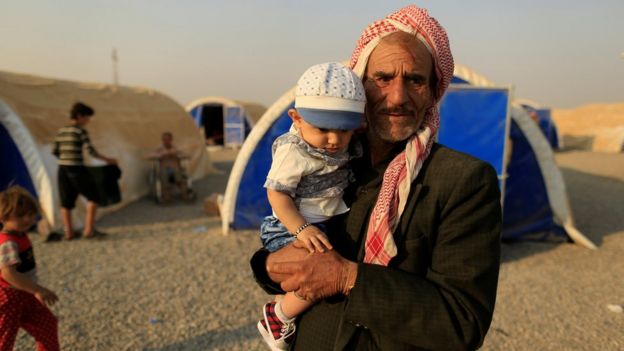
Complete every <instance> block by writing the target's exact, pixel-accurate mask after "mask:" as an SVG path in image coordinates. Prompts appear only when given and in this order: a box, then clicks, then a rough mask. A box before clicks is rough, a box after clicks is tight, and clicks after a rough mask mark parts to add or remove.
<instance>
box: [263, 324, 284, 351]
mask: <svg viewBox="0 0 624 351" xmlns="http://www.w3.org/2000/svg"><path fill="white" fill-rule="evenodd" d="M257 326H258V331H259V332H260V335H262V338H263V339H264V343H265V344H266V346H268V347H269V349H271V351H284V350H285V349H280V348H279V347H277V346H274V345H272V344H273V342H274V339H273V335H272V334H271V332H269V331H267V330H266V329H264V327H263V326H262V322H258V324H257ZM286 350H288V349H286Z"/></svg>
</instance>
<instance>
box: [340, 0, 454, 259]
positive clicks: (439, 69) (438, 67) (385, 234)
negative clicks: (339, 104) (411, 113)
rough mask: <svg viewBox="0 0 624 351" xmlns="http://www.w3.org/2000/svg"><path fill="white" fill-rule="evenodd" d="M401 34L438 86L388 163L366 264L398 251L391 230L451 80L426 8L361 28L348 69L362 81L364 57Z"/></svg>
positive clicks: (445, 45) (443, 40) (444, 44)
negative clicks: (417, 43) (419, 49)
mask: <svg viewBox="0 0 624 351" xmlns="http://www.w3.org/2000/svg"><path fill="white" fill-rule="evenodd" d="M398 31H403V32H406V33H410V34H413V35H415V36H416V37H417V38H418V39H420V40H421V41H422V42H423V43H424V44H425V46H426V47H427V49H428V50H429V52H431V56H432V57H433V62H434V66H435V73H436V76H437V78H438V86H437V87H436V91H435V92H434V99H435V101H434V104H433V106H432V107H431V108H429V109H428V110H427V111H426V112H425V118H424V120H423V123H422V125H421V126H420V128H419V130H418V131H417V132H416V134H415V135H413V136H412V137H411V138H410V139H409V140H408V142H407V144H406V147H405V150H404V151H402V152H401V153H400V154H398V155H397V156H396V157H395V158H394V160H392V161H391V162H390V164H389V165H388V168H387V169H386V171H385V173H384V177H383V183H382V185H381V190H380V191H379V196H378V198H377V202H376V203H375V207H374V208H373V212H372V214H371V216H370V220H369V224H368V232H367V233H366V243H365V245H366V247H365V256H364V262H365V263H373V264H379V265H383V266H387V265H388V263H389V262H390V260H391V259H392V258H393V257H394V256H396V254H397V247H396V244H395V242H394V238H393V236H392V233H393V232H394V230H395V229H396V226H397V224H398V223H399V219H400V218H401V214H402V213H403V210H404V208H405V204H406V202H407V197H408V195H409V193H410V186H411V183H412V181H413V180H414V179H415V178H416V176H417V175H418V172H419V171H420V168H421V167H422V164H423V162H424V160H425V159H426V158H427V156H429V153H430V151H431V146H432V145H433V142H434V140H435V136H436V134H437V133H438V128H439V126H440V115H439V113H438V109H437V106H436V105H437V102H438V101H439V100H440V98H441V97H442V95H444V92H445V91H446V88H447V87H448V85H449V83H450V81H451V79H452V77H453V68H454V63H453V55H452V54H451V49H450V47H449V42H448V38H447V36H446V31H445V30H444V28H442V26H440V24H439V23H438V21H436V19H435V18H433V17H431V16H429V14H428V13H427V10H425V9H421V8H418V7H416V6H414V5H411V6H407V7H404V8H402V9H400V10H399V11H397V12H395V13H392V14H390V15H389V16H387V17H386V18H384V19H382V20H380V21H376V22H374V23H372V24H371V25H370V26H368V28H366V29H365V30H364V32H363V33H362V35H361V36H360V39H359V40H358V42H357V45H356V47H355V50H354V51H353V55H352V56H351V62H350V67H351V68H352V69H353V70H354V71H355V72H356V73H357V74H358V75H359V76H360V77H363V76H364V73H365V71H366V65H367V63H368V58H369V56H370V54H371V52H372V51H373V49H374V48H375V47H376V46H377V44H379V42H380V41H381V39H382V38H383V37H384V36H387V35H389V34H392V33H394V32H398Z"/></svg>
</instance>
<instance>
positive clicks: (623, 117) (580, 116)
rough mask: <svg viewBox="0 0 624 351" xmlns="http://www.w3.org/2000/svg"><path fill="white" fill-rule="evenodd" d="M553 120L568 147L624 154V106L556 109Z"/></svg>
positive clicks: (586, 106)
mask: <svg viewBox="0 0 624 351" xmlns="http://www.w3.org/2000/svg"><path fill="white" fill-rule="evenodd" d="M552 118H553V120H554V121H555V124H556V125H557V129H558V130H559V134H560V135H561V136H562V137H563V141H564V147H565V148H580V149H590V150H594V151H604V152H622V151H624V103H615V104H588V105H582V106H579V107H576V108H573V109H553V111H552Z"/></svg>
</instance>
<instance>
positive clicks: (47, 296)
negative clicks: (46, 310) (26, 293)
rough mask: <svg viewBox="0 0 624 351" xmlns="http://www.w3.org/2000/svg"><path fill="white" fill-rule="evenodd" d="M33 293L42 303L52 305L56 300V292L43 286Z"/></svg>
mask: <svg viewBox="0 0 624 351" xmlns="http://www.w3.org/2000/svg"><path fill="white" fill-rule="evenodd" d="M34 295H35V297H36V298H37V300H39V301H40V302H41V303H42V304H44V305H48V306H52V305H54V304H55V303H56V302H57V301H58V297H57V296H56V294H55V293H53V292H52V291H50V290H48V289H46V288H44V287H40V288H39V289H37V290H36V291H35V294H34Z"/></svg>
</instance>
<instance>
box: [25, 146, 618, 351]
mask: <svg viewBox="0 0 624 351" xmlns="http://www.w3.org/2000/svg"><path fill="white" fill-rule="evenodd" d="M233 154H234V153H233V152H225V153H213V155H212V156H213V160H215V165H216V166H217V167H218V168H220V169H221V170H223V173H222V174H218V175H211V176H208V177H206V178H204V179H202V180H201V181H198V182H196V183H195V185H194V188H195V189H196V191H197V192H198V193H199V195H200V198H203V197H204V196H208V195H209V194H210V193H212V192H215V191H223V190H224V189H225V185H226V182H227V172H228V171H229V169H230V167H231V162H230V161H231V159H232V156H233ZM557 161H558V162H559V164H560V165H561V167H562V171H563V174H564V177H565V179H566V182H567V186H568V192H569V196H570V200H571V203H572V208H573V212H574V214H575V217H576V220H577V225H578V228H579V229H580V230H581V231H582V232H584V233H585V234H586V235H587V236H588V237H590V238H591V239H592V240H593V241H594V242H595V243H596V244H598V245H599V249H598V250H595V251H591V250H588V249H584V248H582V247H579V246H576V245H573V244H558V245H555V244H546V243H520V244H513V245H504V248H503V250H504V261H503V264H502V270H501V277H500V284H499V295H498V302H497V307H496V311H495V315H494V321H493V323H492V328H491V329H490V333H489V334H488V336H487V338H486V341H485V344H484V346H483V349H484V350H623V349H624V334H623V333H622V331H623V330H624V313H614V312H611V311H610V310H609V309H608V308H607V305H608V304H619V305H624V280H623V279H622V277H623V276H624V260H623V259H622V258H621V253H622V252H623V251H624V215H623V214H624V200H623V199H624V154H598V153H589V152H568V153H561V154H557ZM98 224H99V228H101V229H103V230H106V231H107V232H109V233H110V237H109V238H108V239H106V240H103V241H88V240H76V241H72V242H58V243H52V244H44V243H43V242H42V240H41V238H39V237H37V236H34V237H33V241H34V245H35V250H36V253H37V260H38V264H39V268H40V269H39V273H40V274H39V275H40V279H41V281H42V282H43V283H44V284H45V285H46V286H49V287H50V288H52V289H53V290H55V291H56V292H57V293H58V295H59V297H60V299H61V301H60V303H59V304H58V305H57V306H55V307H54V308H53V310H54V312H55V313H56V315H57V316H58V317H59V320H60V338H61V343H62V347H63V349H64V350H150V351H156V350H159V351H165V350H166V351H173V350H257V349H263V345H262V343H261V340H260V339H259V336H258V335H257V331H256V327H255V323H256V320H257V319H258V317H259V315H258V314H259V306H260V305H261V304H262V303H263V302H264V301H265V300H267V296H266V295H264V294H263V293H262V292H261V291H260V290H259V289H258V288H257V287H256V286H255V285H254V283H253V279H252V277H251V275H250V272H249V269H248V266H247V260H248V257H249V256H250V254H251V253H252V252H253V251H254V249H255V248H256V247H257V246H258V245H259V243H258V239H257V237H256V234H255V232H254V231H247V232H236V233H233V234H231V235H229V236H227V237H224V236H222V235H220V227H219V226H220V223H219V220H218V219H217V218H214V217H206V216H205V215H204V214H203V212H202V206H201V202H197V203H195V204H179V205H175V206H168V207H160V206H157V205H155V204H154V203H153V202H151V201H150V200H148V199H143V200H141V201H138V202H135V203H133V204H131V205H130V206H128V207H126V208H124V209H122V210H120V211H118V212H116V213H114V214H110V215H108V216H106V217H104V218H102V220H100V221H99V222H98ZM32 349H34V343H33V342H32V339H31V338H30V337H29V336H27V335H26V334H24V333H21V334H20V336H19V338H18V342H17V345H16V350H32Z"/></svg>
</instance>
